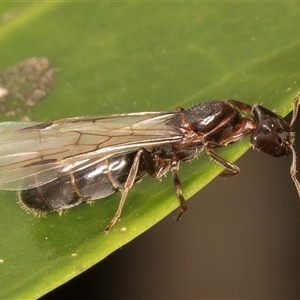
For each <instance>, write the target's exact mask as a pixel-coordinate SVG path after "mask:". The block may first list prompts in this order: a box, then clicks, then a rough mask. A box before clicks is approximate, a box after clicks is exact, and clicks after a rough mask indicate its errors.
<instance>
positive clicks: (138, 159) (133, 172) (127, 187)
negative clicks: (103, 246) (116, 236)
mask: <svg viewBox="0 0 300 300" xmlns="http://www.w3.org/2000/svg"><path fill="white" fill-rule="evenodd" d="M145 152H146V153H148V151H147V150H146V149H143V148H141V149H139V151H138V152H137V154H136V156H135V157H134V160H133V163H132V165H131V168H130V171H129V174H128V177H127V179H126V182H125V184H124V187H123V189H122V190H121V193H122V196H121V200H120V203H119V206H118V209H117V211H116V213H115V215H114V217H113V218H112V220H111V221H110V222H109V224H108V225H107V226H106V228H105V231H104V232H105V233H106V234H107V233H109V231H110V229H111V228H112V227H113V226H114V225H115V224H116V222H117V221H118V219H119V218H120V216H121V212H122V209H123V206H124V203H125V200H126V197H127V194H128V192H129V190H130V189H131V188H132V186H133V184H134V183H135V179H136V175H137V172H138V169H139V167H140V163H141V159H142V158H143V156H145ZM143 161H144V160H143Z"/></svg>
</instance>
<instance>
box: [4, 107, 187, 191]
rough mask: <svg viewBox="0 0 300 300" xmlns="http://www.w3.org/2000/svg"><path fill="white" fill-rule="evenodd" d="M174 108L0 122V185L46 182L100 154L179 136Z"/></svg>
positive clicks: (25, 185)
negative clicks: (165, 110) (172, 109)
mask: <svg viewBox="0 0 300 300" xmlns="http://www.w3.org/2000/svg"><path fill="white" fill-rule="evenodd" d="M176 114H177V113H176V112H174V113H134V114H123V115H108V116H91V117H79V118H71V119H62V120H59V121H55V122H49V123H26V122H25V123H24V122H23V123H21V122H6V123H0V189H6V190H21V189H28V188H33V187H37V186H40V185H43V184H46V183H48V182H50V181H52V180H54V179H56V178H58V177H60V176H63V175H65V174H67V173H72V172H76V171H78V170H82V169H84V168H87V167H89V166H91V165H93V164H96V163H98V162H100V161H102V160H104V159H106V158H109V157H112V156H117V155H121V154H124V153H128V152H132V151H136V150H138V149H139V148H141V147H144V148H151V147H153V146H158V145H163V144H167V143H173V142H176V141H179V140H180V139H181V137H182V134H181V132H180V129H179V128H174V127H172V126H168V125H166V122H167V121H169V120H170V119H172V118H173V117H174V116H176Z"/></svg>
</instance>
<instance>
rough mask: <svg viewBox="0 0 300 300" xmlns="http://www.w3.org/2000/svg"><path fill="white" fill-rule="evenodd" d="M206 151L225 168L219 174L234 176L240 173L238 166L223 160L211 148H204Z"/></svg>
mask: <svg viewBox="0 0 300 300" xmlns="http://www.w3.org/2000/svg"><path fill="white" fill-rule="evenodd" d="M205 150H206V153H207V154H208V155H209V156H210V157H211V158H212V159H213V160H215V161H216V162H217V163H218V164H220V165H221V166H222V167H224V168H225V170H224V171H223V172H222V173H221V174H220V176H223V177H229V176H234V175H238V174H239V173H240V168H239V167H238V166H237V165H235V164H233V163H231V162H229V161H227V160H225V159H224V158H222V157H220V156H219V155H217V154H216V153H215V152H214V151H213V150H212V149H211V148H207V147H206V148H205Z"/></svg>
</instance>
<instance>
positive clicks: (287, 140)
mask: <svg viewBox="0 0 300 300" xmlns="http://www.w3.org/2000/svg"><path fill="white" fill-rule="evenodd" d="M252 112H253V120H254V123H255V125H256V128H255V130H254V132H253V134H252V135H251V144H252V145H253V146H254V147H255V148H256V149H258V150H260V151H263V152H265V153H267V154H269V155H271V156H274V157H280V156H287V155H290V154H291V145H292V144H293V134H292V133H291V127H290V125H289V124H288V123H287V122H286V121H285V120H284V119H283V118H282V117H281V116H279V115H277V114H275V113H274V112H272V111H270V110H268V109H266V108H264V107H262V106H260V105H255V106H253V109H252Z"/></svg>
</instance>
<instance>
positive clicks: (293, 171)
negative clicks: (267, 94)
mask: <svg viewBox="0 0 300 300" xmlns="http://www.w3.org/2000/svg"><path fill="white" fill-rule="evenodd" d="M299 99H300V92H299V93H298V94H297V96H296V97H295V99H294V105H293V116H292V120H291V122H290V125H289V126H290V128H291V127H292V126H293V124H294V123H295V121H296V118H297V114H298V107H299ZM289 148H290V149H291V151H292V156H293V158H292V163H291V167H290V174H291V178H292V180H293V182H294V184H295V187H296V189H297V192H298V195H299V208H300V183H299V181H298V179H297V178H296V173H297V155H296V151H295V149H294V147H293V146H292V145H289ZM299 220H300V211H299Z"/></svg>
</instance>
